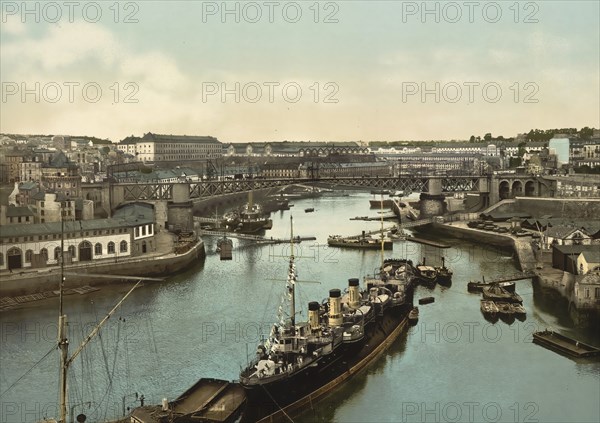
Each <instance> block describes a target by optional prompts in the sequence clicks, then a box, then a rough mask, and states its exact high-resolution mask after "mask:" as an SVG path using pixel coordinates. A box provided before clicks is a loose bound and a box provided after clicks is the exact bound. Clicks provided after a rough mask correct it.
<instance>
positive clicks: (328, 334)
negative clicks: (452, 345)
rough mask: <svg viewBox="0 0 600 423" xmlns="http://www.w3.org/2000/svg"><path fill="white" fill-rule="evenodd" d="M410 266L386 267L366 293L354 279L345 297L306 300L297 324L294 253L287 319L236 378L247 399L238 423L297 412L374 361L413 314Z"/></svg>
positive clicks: (335, 295)
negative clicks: (305, 315)
mask: <svg viewBox="0 0 600 423" xmlns="http://www.w3.org/2000/svg"><path fill="white" fill-rule="evenodd" d="M292 248H293V245H292ZM395 265H397V266H395ZM409 267H410V268H411V267H412V266H411V265H410V264H409V262H406V261H401V262H400V261H398V262H394V264H392V262H391V261H387V262H385V263H384V267H383V268H382V269H380V271H381V273H380V275H381V274H383V272H387V271H389V270H391V268H394V269H395V270H397V271H398V272H397V273H394V276H393V277H390V278H389V279H385V280H382V279H381V278H379V279H373V280H369V282H368V284H367V287H368V289H367V290H362V289H361V288H360V282H359V279H357V278H352V279H349V280H348V287H347V289H346V290H345V291H344V292H342V291H341V290H340V289H331V290H330V291H329V298H328V299H327V300H324V301H323V302H322V303H318V302H310V303H309V304H308V322H302V323H298V322H296V320H295V315H296V310H295V283H296V280H297V274H296V265H295V262H294V256H293V249H292V255H291V257H290V262H289V269H288V277H287V293H286V294H287V299H288V300H289V305H290V311H289V315H288V316H287V317H286V316H283V315H280V321H279V322H278V323H277V324H275V325H273V327H272V329H271V333H270V335H269V337H268V339H266V340H265V342H263V343H261V344H260V345H259V346H258V348H257V351H256V358H255V359H254V360H253V361H251V362H250V363H249V364H248V366H247V367H246V368H245V369H243V370H242V372H241V374H240V384H241V385H242V386H243V387H244V389H245V391H246V396H247V401H246V408H245V411H244V413H243V414H242V421H260V420H262V419H267V418H268V420H269V421H271V419H277V418H285V416H286V415H289V414H291V413H297V412H298V411H299V410H301V409H302V407H303V405H305V404H307V403H309V402H312V401H315V400H317V399H318V398H319V397H321V396H323V395H325V394H326V393H327V392H329V391H330V390H332V389H333V388H335V387H336V386H338V385H339V384H340V383H341V382H343V381H344V380H345V379H347V378H349V377H350V376H352V375H353V374H354V373H356V372H357V371H359V370H360V369H361V368H363V367H364V366H366V365H367V364H368V363H369V362H371V361H372V360H374V359H375V358H376V357H377V356H378V355H379V354H380V353H381V352H382V351H383V350H384V349H385V348H386V347H387V346H389V345H390V344H391V342H392V341H393V340H394V339H396V338H397V336H398V335H399V334H400V333H401V332H402V330H403V329H404V328H405V327H406V324H407V321H408V313H409V312H410V310H411V309H412V296H408V295H407V293H408V292H409V291H410V289H411V287H412V282H413V276H412V270H410V269H409ZM390 288H391V289H390ZM409 298H410V299H409Z"/></svg>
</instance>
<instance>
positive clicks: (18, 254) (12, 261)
mask: <svg viewBox="0 0 600 423" xmlns="http://www.w3.org/2000/svg"><path fill="white" fill-rule="evenodd" d="M6 261H7V264H8V268H9V270H12V269H20V268H22V267H23V253H22V251H21V250H20V249H19V248H16V247H13V248H11V249H9V250H8V251H7V252H6Z"/></svg>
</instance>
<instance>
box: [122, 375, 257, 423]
mask: <svg viewBox="0 0 600 423" xmlns="http://www.w3.org/2000/svg"><path fill="white" fill-rule="evenodd" d="M245 402H246V393H245V391H244V388H243V387H242V386H241V385H240V384H239V383H234V382H229V381H227V380H220V379H204V378H203V379H200V380H199V381H198V382H196V383H195V384H194V385H193V386H192V387H191V388H190V389H188V390H187V391H185V392H184V393H183V394H181V395H180V396H179V398H177V399H176V400H175V401H172V402H170V403H168V407H166V408H167V410H163V409H162V408H161V407H157V406H146V407H138V408H136V409H135V410H134V411H133V412H132V414H131V416H130V418H131V420H130V421H131V422H136V423H156V422H163V421H194V422H196V421H197V422H211V423H212V422H214V423H217V422H224V423H225V422H232V421H235V419H236V418H237V417H238V416H239V414H240V413H241V411H242V409H243V407H242V406H243V405H244V403H245Z"/></svg>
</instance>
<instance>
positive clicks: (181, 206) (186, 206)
mask: <svg viewBox="0 0 600 423" xmlns="http://www.w3.org/2000/svg"><path fill="white" fill-rule="evenodd" d="M167 224H168V226H169V229H171V228H172V229H173V230H178V229H179V230H181V231H183V232H191V231H192V230H193V229H194V219H193V215H192V201H191V200H190V190H189V187H188V185H187V184H174V185H173V201H169V202H168V203H167Z"/></svg>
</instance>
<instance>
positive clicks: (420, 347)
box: [0, 193, 600, 423]
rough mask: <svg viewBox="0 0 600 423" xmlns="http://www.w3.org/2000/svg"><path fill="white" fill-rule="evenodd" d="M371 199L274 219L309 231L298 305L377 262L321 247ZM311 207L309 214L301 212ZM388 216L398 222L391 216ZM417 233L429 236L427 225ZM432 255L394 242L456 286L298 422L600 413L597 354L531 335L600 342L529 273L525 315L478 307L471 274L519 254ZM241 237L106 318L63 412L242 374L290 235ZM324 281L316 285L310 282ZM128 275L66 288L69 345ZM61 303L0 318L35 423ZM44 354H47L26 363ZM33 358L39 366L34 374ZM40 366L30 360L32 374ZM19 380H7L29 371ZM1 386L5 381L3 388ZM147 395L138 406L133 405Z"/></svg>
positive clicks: (24, 412) (44, 411) (26, 413)
mask: <svg viewBox="0 0 600 423" xmlns="http://www.w3.org/2000/svg"><path fill="white" fill-rule="evenodd" d="M369 198H371V196H370V195H369V194H365V193H358V194H357V193H352V194H351V195H350V196H349V197H323V198H320V199H306V200H299V201H296V202H295V207H293V208H292V209H291V210H290V211H285V212H277V213H274V214H273V215H272V218H273V222H274V227H273V230H271V231H269V232H268V235H269V236H271V235H272V236H273V237H289V234H290V230H289V218H290V214H293V216H294V234H295V235H301V236H310V235H314V236H316V237H317V241H316V242H305V243H302V244H301V245H300V246H299V251H297V255H299V256H300V258H299V259H298V271H299V274H300V279H301V280H303V281H305V283H300V284H299V286H298V302H299V303H300V305H301V307H302V316H301V317H300V318H301V319H305V318H306V306H307V303H308V302H309V301H311V300H317V301H320V300H321V299H323V298H325V297H326V296H327V293H328V290H329V289H330V288H334V287H345V286H346V285H347V279H348V278H351V277H360V278H362V277H363V276H364V275H365V274H368V273H372V272H373V271H374V269H376V267H377V266H378V264H379V263H380V260H381V257H380V254H379V253H378V252H375V251H352V250H339V249H328V248H326V246H325V245H324V244H326V240H327V235H329V234H358V233H360V231H361V230H369V229H376V228H378V227H379V225H380V223H379V222H362V221H350V220H349V218H350V217H353V216H357V215H358V216H363V215H375V213H376V212H377V211H376V210H369V204H368V201H367V200H368V199H369ZM307 207H314V208H315V212H314V213H304V209H305V208H307ZM385 225H390V223H385ZM423 236H426V237H427V236H433V235H432V234H423ZM442 241H444V242H447V243H448V244H450V245H452V248H450V249H447V250H438V249H435V248H431V247H424V246H421V245H418V244H412V243H402V242H397V243H395V245H394V251H393V253H392V252H386V255H387V256H392V255H393V256H395V257H405V256H406V257H408V258H411V259H413V260H414V261H415V262H416V261H419V259H420V258H421V257H423V256H425V257H427V260H428V262H429V263H431V264H437V263H438V262H439V260H440V257H441V255H442V254H443V255H445V256H446V263H447V265H448V266H449V267H451V268H452V269H453V270H454V278H453V284H452V286H451V287H449V288H445V287H440V286H438V287H436V288H435V289H434V290H432V291H431V290H428V289H425V288H418V290H417V292H416V295H415V302H416V300H417V299H418V298H419V297H423V296H431V295H432V296H434V297H435V302H434V303H433V304H429V305H425V306H421V307H420V310H421V313H420V321H419V323H418V324H417V325H416V326H415V327H414V328H412V329H411V330H410V331H409V332H408V333H406V334H404V335H402V336H401V337H400V338H399V339H398V340H397V341H396V342H395V343H394V344H393V345H392V346H391V348H390V349H389V350H388V351H387V353H385V354H384V355H383V356H382V357H381V359H380V360H378V362H377V363H374V364H373V365H371V366H370V367H369V368H368V369H367V370H366V371H365V372H362V373H361V374H359V375H357V376H356V377H355V378H353V379H352V380H351V381H349V382H348V383H346V384H344V386H342V387H341V388H340V389H339V390H338V391H336V392H335V393H334V394H332V395H331V396H329V397H328V398H327V399H326V400H324V401H322V402H320V403H319V404H317V405H315V406H314V408H313V409H309V410H307V412H306V413H305V414H304V415H302V416H300V417H299V418H297V419H295V421H300V422H312V421H338V422H367V421H369V422H419V421H427V422H455V421H460V422H469V421H470V422H495V421H501V422H514V423H516V422H527V421H532V422H533V421H539V422H597V421H600V409H599V407H600V405H599V403H600V402H599V398H600V365H599V364H598V363H594V362H586V361H577V360H572V359H568V358H565V357H563V356H560V355H558V354H556V353H554V352H551V351H548V350H546V349H544V348H542V347H539V346H537V345H535V344H532V343H531V333H532V332H534V331H536V330H539V329H543V328H546V327H553V328H555V329H556V330H561V331H563V332H564V333H566V334H570V335H573V336H576V337H578V338H580V339H583V340H586V341H588V342H591V343H594V344H600V339H599V337H598V336H597V334H594V333H593V332H590V331H581V330H577V329H574V328H573V327H572V326H571V323H570V321H569V319H568V317H567V316H566V313H565V312H564V311H563V310H562V309H561V310H556V306H555V304H554V303H555V301H556V300H554V299H551V298H547V297H544V296H542V295H541V293H540V292H538V291H537V290H536V292H535V295H534V287H533V286H532V283H531V281H530V280H525V281H519V282H518V285H517V292H518V293H519V294H520V295H521V296H522V297H523V300H524V306H525V308H526V309H527V320H525V321H524V322H519V321H516V322H515V323H513V324H512V325H508V324H506V323H504V322H502V321H499V322H498V323H496V324H491V323H489V322H487V321H486V320H484V319H483V316H482V315H481V313H480V311H479V299H480V296H479V295H474V294H469V293H467V291H466V284H467V282H468V281H469V280H470V279H481V275H482V274H483V275H485V276H486V277H494V276H497V275H502V274H503V273H512V272H514V271H516V270H517V267H516V263H515V261H514V260H513V258H512V256H511V255H512V253H511V252H510V251H503V250H498V249H494V248H491V247H488V246H484V245H476V244H472V243H468V242H464V241H459V240H455V239H447V238H444V239H442ZM234 245H236V246H237V247H239V248H238V249H236V250H235V255H234V260H232V261H230V262H221V261H219V259H218V256H216V255H215V254H214V253H213V251H214V240H211V239H206V249H207V253H208V255H207V258H206V260H205V262H204V263H199V264H198V265H197V266H196V267H195V268H193V269H190V270H189V271H187V272H186V273H183V274H179V275H176V276H173V277H171V278H169V281H168V282H167V283H147V284H145V285H144V286H143V287H141V288H139V289H138V290H136V291H135V292H134V293H133V294H132V295H131V297H130V298H129V299H128V300H127V301H126V303H125V305H124V306H123V308H122V309H121V310H119V311H118V312H117V313H116V314H115V315H114V316H113V317H112V318H111V319H110V321H109V323H108V324H107V326H106V327H105V330H104V331H103V332H102V336H101V338H98V339H96V340H95V341H93V342H92V343H91V344H90V345H89V347H88V348H86V349H85V350H84V352H83V353H82V354H81V356H80V357H81V359H78V360H76V363H75V364H74V365H73V367H72V371H71V373H70V380H69V398H70V400H69V407H70V408H71V410H72V412H73V413H74V415H77V414H79V413H82V412H84V413H86V414H87V415H88V416H89V419H88V421H102V420H104V419H109V418H114V417H119V416H121V415H122V414H123V406H125V408H127V407H130V406H134V405H136V402H135V401H136V396H135V393H137V394H138V396H139V395H142V394H143V395H144V397H145V402H146V404H149V403H160V401H161V399H162V398H168V399H169V400H171V399H174V398H175V397H177V396H178V395H179V394H181V393H182V392H183V391H184V390H186V389H187V388H188V387H189V386H190V385H192V384H193V383H194V382H195V381H196V380H197V379H198V378H200V377H214V378H222V379H231V380H233V379H236V378H237V376H238V374H239V371H240V367H241V366H243V365H244V364H245V363H246V357H247V354H252V353H253V351H254V350H255V348H256V345H257V343H258V341H259V339H260V334H261V333H263V332H267V331H268V329H269V325H270V323H271V322H272V321H273V320H274V319H275V318H276V311H277V308H278V307H279V305H280V303H281V294H282V293H283V291H284V290H283V287H284V281H283V278H284V277H285V275H286V267H287V257H286V255H287V254H289V246H288V245H275V246H260V247H257V246H253V245H248V244H247V242H245V241H237V240H236V241H234ZM317 282H318V283H317ZM127 289H128V286H124V285H120V286H116V287H110V288H109V287H105V288H103V289H102V290H101V291H100V292H97V293H94V294H89V295H86V296H79V295H75V296H68V297H66V311H67V314H68V317H69V320H70V322H71V324H70V328H69V337H70V350H71V351H74V349H75V347H76V346H77V345H78V344H79V343H80V342H81V340H82V338H83V337H84V333H87V332H88V331H89V329H91V327H92V326H93V324H94V322H95V321H98V320H100V319H101V318H102V317H103V315H104V313H106V312H107V311H108V310H109V309H110V308H111V307H112V305H113V304H114V303H116V301H118V300H119V299H120V297H121V296H122V294H123V293H124V292H126V291H127ZM57 308H58V306H57V300H56V299H52V300H46V301H43V302H38V303H35V304H32V305H31V306H29V307H27V308H24V309H20V310H13V311H9V312H4V313H2V314H0V329H1V332H0V336H1V338H0V339H1V347H0V394H2V397H1V398H0V402H1V410H0V411H1V415H0V421H2V422H22V421H36V420H38V419H41V418H43V417H44V416H52V417H54V416H56V415H57V406H56V404H57V400H58V394H57V391H58V352H57V351H56V350H55V349H53V348H54V346H55V338H56V320H57V313H58V312H57ZM47 353H49V355H48V356H47V357H46V358H45V359H44V360H42V361H41V362H40V363H39V364H38V365H37V366H35V367H33V366H34V365H35V364H36V363H37V362H38V361H39V360H40V359H41V358H42V357H44V356H45V355H46V354H47ZM32 367H33V369H32ZM31 369H32V370H31ZM28 371H29V373H28V374H27V375H26V376H24V377H23V378H22V379H21V380H20V381H19V382H18V383H17V384H16V385H15V386H14V387H13V388H11V389H10V390H8V389H9V387H10V386H11V385H12V384H13V383H14V382H15V381H16V380H17V379H18V378H19V377H21V376H22V375H23V374H25V373H26V372H28ZM7 390H8V392H6V393H5V391H7ZM137 404H138V405H139V402H138V403H137Z"/></svg>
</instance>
